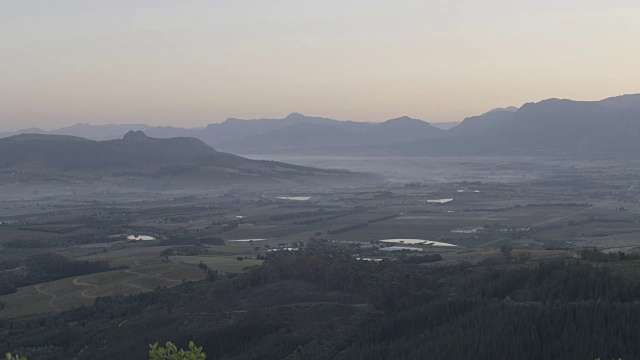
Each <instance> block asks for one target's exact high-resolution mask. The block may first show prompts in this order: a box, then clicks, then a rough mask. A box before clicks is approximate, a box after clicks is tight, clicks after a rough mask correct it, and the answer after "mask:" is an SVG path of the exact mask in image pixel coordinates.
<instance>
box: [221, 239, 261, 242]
mask: <svg viewBox="0 0 640 360" xmlns="http://www.w3.org/2000/svg"><path fill="white" fill-rule="evenodd" d="M266 240H267V239H240V240H229V242H256V241H266Z"/></svg>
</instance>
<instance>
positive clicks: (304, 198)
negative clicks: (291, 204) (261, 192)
mask: <svg viewBox="0 0 640 360" xmlns="http://www.w3.org/2000/svg"><path fill="white" fill-rule="evenodd" d="M276 199H280V200H293V201H307V200H309V199H311V196H276Z"/></svg>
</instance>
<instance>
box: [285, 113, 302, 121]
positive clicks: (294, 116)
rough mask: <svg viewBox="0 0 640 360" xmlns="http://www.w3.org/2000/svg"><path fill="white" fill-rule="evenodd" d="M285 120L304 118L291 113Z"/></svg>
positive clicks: (298, 114)
mask: <svg viewBox="0 0 640 360" xmlns="http://www.w3.org/2000/svg"><path fill="white" fill-rule="evenodd" d="M286 118H287V119H289V120H292V119H303V118H306V116H304V115H302V114H300V113H297V112H292V113H291V114H289V115H287V117H286Z"/></svg>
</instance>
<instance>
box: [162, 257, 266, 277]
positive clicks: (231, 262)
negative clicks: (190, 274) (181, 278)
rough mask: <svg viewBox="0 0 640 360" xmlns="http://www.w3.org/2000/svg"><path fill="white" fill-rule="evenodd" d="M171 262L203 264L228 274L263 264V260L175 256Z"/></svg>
mask: <svg viewBox="0 0 640 360" xmlns="http://www.w3.org/2000/svg"><path fill="white" fill-rule="evenodd" d="M171 261H172V262H176V263H185V264H194V265H197V264H199V263H200V262H202V263H204V264H205V265H207V266H208V267H209V268H211V269H214V270H217V271H221V272H228V273H241V272H243V271H244V268H246V267H251V266H256V265H260V264H262V260H255V259H244V260H242V261H238V260H237V259H236V258H232V257H222V256H173V257H171Z"/></svg>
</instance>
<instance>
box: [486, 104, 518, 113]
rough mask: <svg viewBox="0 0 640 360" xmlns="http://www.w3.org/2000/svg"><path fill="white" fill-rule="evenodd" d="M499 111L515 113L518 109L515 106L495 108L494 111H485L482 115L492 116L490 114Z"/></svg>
mask: <svg viewBox="0 0 640 360" xmlns="http://www.w3.org/2000/svg"><path fill="white" fill-rule="evenodd" d="M500 111H507V112H516V111H518V107H517V106H507V107H504V108H495V109H492V110H489V111H487V112H486V113H484V114H482V115H487V114H492V113H495V112H500Z"/></svg>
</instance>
